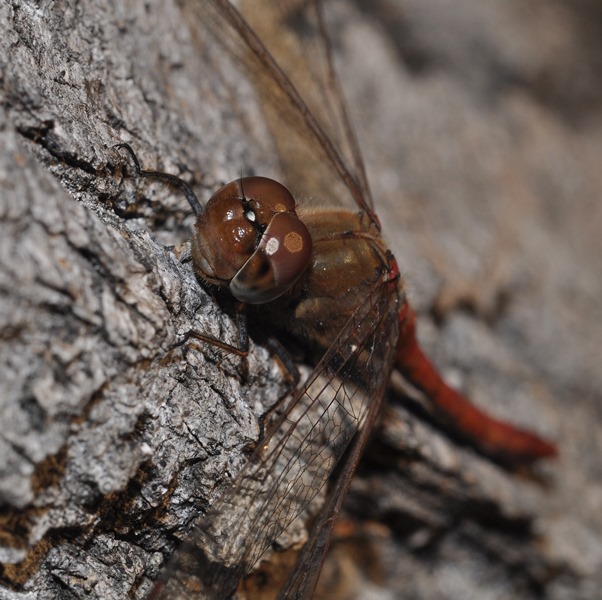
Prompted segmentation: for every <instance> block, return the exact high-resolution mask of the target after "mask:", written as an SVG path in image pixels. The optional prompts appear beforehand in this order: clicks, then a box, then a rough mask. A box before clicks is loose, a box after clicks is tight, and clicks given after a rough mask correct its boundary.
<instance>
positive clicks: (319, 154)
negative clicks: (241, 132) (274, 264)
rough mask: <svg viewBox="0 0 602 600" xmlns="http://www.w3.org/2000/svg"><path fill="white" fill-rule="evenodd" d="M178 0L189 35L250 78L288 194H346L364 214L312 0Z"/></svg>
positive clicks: (360, 174)
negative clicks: (206, 40)
mask: <svg viewBox="0 0 602 600" xmlns="http://www.w3.org/2000/svg"><path fill="white" fill-rule="evenodd" d="M180 2H181V4H182V6H183V10H184V11H186V12H187V13H188V14H189V15H190V20H191V22H192V23H194V24H195V25H194V26H196V24H199V30H198V31H197V32H196V34H197V39H199V38H198V36H199V35H212V36H213V37H214V39H215V41H216V42H218V43H219V44H220V45H221V46H222V47H223V48H224V49H225V50H226V51H227V52H228V53H229V55H231V56H233V57H234V58H235V59H236V60H237V62H239V64H240V65H242V69H243V71H244V73H245V74H246V75H247V77H248V79H249V80H250V81H251V82H252V83H253V85H254V87H255V89H256V90H257V93H258V95H259V96H260V99H261V101H262V105H263V107H264V112H265V115H266V120H267V122H268V124H269V126H270V129H271V132H272V136H273V138H274V142H275V144H276V146H277V149H278V153H279V156H280V158H281V163H282V167H283V172H284V176H285V181H284V183H285V184H286V185H287V186H288V187H289V188H290V189H291V191H292V192H293V194H296V195H297V196H299V194H301V195H303V196H305V197H310V198H311V197H315V198H319V199H320V200H321V202H322V203H327V204H329V205H336V204H341V203H344V202H345V201H346V200H345V199H349V198H351V199H352V200H353V201H354V202H355V204H356V205H357V206H359V207H360V208H361V209H363V210H366V211H367V212H368V213H369V214H370V215H372V214H373V212H372V210H373V203H372V199H371V195H370V189H369V186H368V183H367V180H366V175H365V169H364V164H363V160H362V157H361V152H360V150H359V147H358V143H357V140H356V139H355V134H354V131H353V128H352V127H351V125H350V122H349V119H348V116H347V109H346V105H345V102H344V99H343V96H342V94H341V91H340V86H339V83H338V80H337V77H336V73H335V71H334V69H333V68H332V62H331V52H330V48H329V39H328V37H327V32H326V29H325V27H324V22H323V17H322V13H321V7H320V4H319V2H299V1H297V2H291V1H290V0H289V1H288V2H273V1H270V0H247V1H246V2H245V1H243V2H242V3H241V4H242V7H241V12H240V13H239V12H238V11H237V10H236V9H235V8H234V7H233V6H232V5H231V4H230V3H229V2H227V1H226V0H211V1H209V0H180ZM194 26H193V27H194ZM193 33H195V32H194V31H193ZM274 57H276V60H275V59H274Z"/></svg>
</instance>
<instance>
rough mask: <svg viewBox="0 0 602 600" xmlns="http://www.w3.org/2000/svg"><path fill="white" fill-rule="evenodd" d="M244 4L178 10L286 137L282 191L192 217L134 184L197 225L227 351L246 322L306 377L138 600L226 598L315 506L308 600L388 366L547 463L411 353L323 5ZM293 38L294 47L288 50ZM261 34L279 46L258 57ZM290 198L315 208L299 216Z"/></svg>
mask: <svg viewBox="0 0 602 600" xmlns="http://www.w3.org/2000/svg"><path fill="white" fill-rule="evenodd" d="M242 4H243V8H241V9H240V11H239V9H238V8H235V7H234V6H233V5H232V4H231V3H230V2H229V1H228V0H203V1H202V2H200V1H198V2H193V1H192V0H181V7H182V10H183V11H185V12H186V13H187V14H188V15H189V16H190V19H189V22H190V23H192V30H193V33H194V27H195V26H196V25H200V24H202V31H203V32H204V33H205V34H206V33H207V32H211V31H213V32H214V33H215V36H216V39H217V41H218V42H219V43H220V44H221V45H222V46H223V48H224V50H225V51H227V52H228V53H229V54H230V55H231V56H232V57H234V58H235V59H236V61H238V62H239V64H240V65H241V66H242V68H243V70H244V72H245V73H247V74H248V75H249V77H250V78H251V79H252V81H253V84H254V86H255V88H256V90H257V95H258V97H259V98H260V99H261V100H262V102H263V104H264V105H265V114H266V119H267V121H268V123H270V124H271V126H272V127H273V130H274V131H283V126H285V127H286V132H287V134H286V135H284V136H280V137H278V135H276V136H275V145H276V147H277V148H278V151H279V153H280V154H281V158H282V164H283V171H284V173H285V177H286V184H287V187H285V186H284V185H282V184H281V183H278V182H276V181H274V180H271V179H267V178H264V177H239V178H238V179H236V180H234V181H232V182H231V183H229V184H227V185H226V186H224V187H222V188H220V189H219V190H218V191H217V192H216V193H215V194H214V195H213V196H212V197H211V199H210V200H209V201H208V202H207V203H206V204H205V205H202V204H201V203H200V202H199V201H198V199H197V198H196V196H195V195H194V193H193V192H192V190H191V189H190V188H189V187H188V186H187V185H186V184H185V183H184V182H182V181H181V180H178V179H177V178H176V177H174V176H171V175H168V174H164V173H158V172H155V171H146V170H143V169H141V168H140V166H139V165H137V161H136V159H135V156H134V161H135V162H136V165H137V170H138V174H139V175H140V176H144V177H151V178H152V177H155V178H158V179H162V180H164V181H166V182H167V183H173V184H175V185H176V186H179V187H180V188H181V189H183V190H184V191H185V193H186V196H187V198H188V200H189V203H190V205H191V208H192V210H193V211H194V213H195V214H196V218H197V220H196V224H195V229H194V235H193V239H192V260H193V264H194V268H195V272H196V274H197V276H198V278H199V280H200V281H201V283H204V284H206V285H208V286H211V287H214V288H220V289H223V290H225V293H227V294H231V296H232V297H233V299H234V301H235V302H237V303H238V304H237V306H238V307H239V312H238V314H239V315H241V316H242V318H241V319H240V326H241V328H242V333H241V340H242V343H241V348H240V349H239V350H238V352H239V353H240V354H243V355H244V354H245V352H246V349H247V342H246V341H245V337H246V328H245V323H246V322H248V323H255V324H260V327H269V328H270V329H271V330H273V331H274V332H275V335H276V337H280V336H282V335H286V336H289V337H292V338H294V339H295V340H296V341H297V343H299V344H300V345H301V347H303V348H305V349H307V352H308V357H310V358H311V359H312V360H313V361H314V364H315V366H314V368H313V370H312V371H311V373H310V374H309V375H308V376H307V377H306V378H305V379H304V380H303V381H302V382H301V383H299V384H297V385H296V386H295V389H294V390H293V391H292V392H291V393H290V394H289V395H288V397H287V398H286V399H285V400H284V401H283V402H281V403H279V404H278V405H277V406H276V407H275V408H274V411H273V413H272V414H271V415H270V418H269V419H268V420H267V422H266V424H265V431H264V433H263V435H262V437H261V439H260V441H259V443H258V445H257V447H256V449H255V451H254V453H253V455H252V456H251V458H250V459H249V461H248V463H247V464H246V466H245V467H243V469H242V471H241V472H240V473H239V474H238V475H237V476H236V478H235V479H234V481H233V483H232V485H231V486H230V488H229V489H228V490H227V491H226V492H225V493H224V494H223V495H222V496H221V497H220V498H218V500H217V501H216V502H215V503H214V504H213V505H212V506H211V507H210V509H209V511H208V512H207V514H205V515H204V516H203V517H202V518H201V519H199V522H198V523H196V524H195V526H194V527H193V529H192V531H191V533H190V536H189V541H187V542H186V543H184V544H183V545H182V547H181V548H180V549H179V550H178V551H177V552H176V554H175V556H174V557H173V558H172V559H171V561H170V563H169V565H168V567H167V568H166V569H165V572H164V575H163V576H162V577H161V578H160V580H159V581H157V582H156V583H155V584H154V586H153V587H152V590H151V591H150V593H149V595H148V598H149V599H150V600H158V599H160V598H229V597H231V596H232V595H233V594H234V593H235V591H236V588H237V585H238V583H239V582H240V580H241V579H242V578H243V577H244V576H245V575H246V574H247V573H249V572H250V571H251V570H252V569H253V567H254V565H256V564H257V563H258V561H259V560H260V559H261V557H262V556H263V555H264V553H265V552H266V550H268V549H269V548H270V547H271V546H272V545H273V544H274V543H275V542H276V541H277V540H278V538H279V536H281V535H282V534H283V532H285V531H286V529H287V528H288V527H289V526H290V525H291V523H293V522H294V521H295V519H297V518H299V517H303V516H306V515H307V514H308V513H311V512H312V511H315V510H318V509H317V508H316V506H317V505H319V504H323V506H322V508H321V509H319V511H318V516H317V517H316V519H315V524H314V526H313V528H312V531H311V533H310V534H309V539H308V541H307V543H306V544H305V546H304V547H303V549H302V551H301V552H300V554H299V557H298V559H297V562H296V566H295V567H294V568H293V570H292V572H291V573H290V575H289V578H288V580H287V582H286V583H285V584H284V585H283V587H282V589H281V590H280V592H279V598H299V599H301V598H311V597H312V595H313V593H314V589H315V587H316V584H317V581H318V577H319V573H320V569H321V565H322V563H323V560H324V555H325V553H326V550H327V549H328V546H329V543H330V539H331V536H332V530H333V524H334V522H335V518H336V516H337V514H338V513H339V511H340V509H341V506H342V503H343V500H344V498H345V496H346V494H347V491H348V489H349V486H350V482H351V479H352V476H353V474H354V471H355V469H356V467H357V464H358V461H359V460H360V457H361V455H362V452H363V450H364V448H365V447H366V444H367V442H368V439H369V437H370V434H371V432H372V430H373V428H374V425H375V423H376V421H377V418H378V415H379V413H380V409H381V406H382V403H383V398H384V396H385V392H386V390H387V387H388V385H389V381H390V376H391V373H392V371H393V370H394V369H395V370H397V371H399V372H400V373H401V375H402V376H403V377H404V378H405V379H406V381H407V382H408V383H409V384H411V385H412V386H413V387H415V388H416V389H417V390H418V391H419V392H421V393H422V394H423V395H424V396H425V397H426V398H427V399H428V400H429V401H430V403H431V404H432V406H433V409H434V411H435V412H436V413H437V414H438V415H439V416H440V418H441V420H442V421H444V422H445V423H446V424H447V425H448V426H449V427H451V428H452V429H453V430H455V432H457V433H458V434H459V435H461V436H462V437H464V438H465V439H467V440H469V441H470V442H471V443H472V444H473V445H475V446H477V447H478V448H480V449H481V450H482V451H483V452H484V453H485V454H488V455H491V456H493V457H496V458H498V459H500V460H505V461H511V462H517V463H527V464H529V463H533V462H534V461H537V460H539V459H543V458H551V457H554V456H555V455H556V454H557V449H556V447H555V446H554V444H553V443H551V442H550V441H547V440H545V439H543V438H541V437H539V436H538V435H536V434H535V433H532V432H530V431H528V430H523V429H518V428H516V427H514V426H513V425H511V424H509V423H506V422H503V421H500V420H497V419H495V418H493V417H491V416H489V415H487V414H485V413H484V412H483V411H481V410H480V409H478V408H477V407H476V406H474V405H473V404H472V403H471V402H470V401H469V400H468V399H467V398H465V397H464V396H463V395H462V394H460V393H459V392H458V391H456V390H455V389H453V388H452V387H450V386H449V385H448V384H447V383H446V382H445V381H444V379H443V378H442V376H441V375H440V374H439V373H438V372H437V370H436V368H435V367H434V365H433V363H432V362H431V361H430V360H429V358H428V357H427V356H426V354H425V353H424V352H423V350H422V348H421V347H420V344H419V342H418V339H417V336H416V316H415V314H414V311H413V310H412V308H411V306H410V304H409V301H408V298H407V294H406V292H405V288H404V282H403V279H402V278H401V276H400V273H399V269H398V266H397V263H396V261H395V258H394V257H393V255H392V253H391V252H390V251H389V249H388V248H387V245H386V243H385V241H384V240H383V237H382V235H381V224H380V222H379V219H378V216H377V214H376V209H375V204H374V201H373V199H372V195H371V192H370V187H369V184H368V179H367V175H366V170H365V167H364V163H363V159H362V155H361V151H360V146H359V143H358V140H357V138H356V135H355V133H354V129H353V127H352V125H351V121H350V118H349V115H348V110H347V106H346V104H345V101H344V99H343V95H342V92H341V86H340V83H339V80H338V78H337V74H336V71H335V69H334V66H333V59H332V50H331V47H330V38H329V35H328V30H327V27H326V24H325V18H324V14H323V9H322V6H321V4H320V3H319V2H318V1H315V2H302V3H299V6H297V7H296V6H292V8H291V6H290V5H288V4H287V3H283V8H278V7H277V6H276V5H277V4H280V3H270V2H255V1H254V2H249V3H248V5H249V6H248V7H247V11H246V12H244V3H242ZM299 29H302V30H303V31H304V33H305V41H304V44H303V45H302V46H295V43H296V42H295V40H296V39H297V41H298V36H297V34H296V33H295V30H296V31H298V30H299ZM274 31H276V32H277V34H276V35H274V33H273V32H274ZM270 32H271V33H270ZM268 38H269V39H272V40H275V44H274V45H271V46H270V47H268V46H266V44H265V43H264V41H263V40H267V39H268ZM291 47H293V48H297V50H296V51H295V50H293V52H292V53H291V50H290V49H291ZM291 55H292V56H293V62H289V59H290V56H291ZM291 75H294V78H292V77H291ZM300 81H312V82H313V87H308V86H306V85H303V87H301V85H300V83H299V82H300ZM301 89H302V90H303V94H302V93H301V91H300V90H301ZM132 154H133V153H132ZM308 164H309V165H311V167H309V168H308V167H307V165H308ZM288 187H290V188H291V189H294V190H295V191H297V190H301V191H302V193H303V194H304V195H307V196H312V197H314V198H319V199H321V201H320V204H318V203H314V205H313V206H312V205H307V206H306V205H305V204H298V203H297V201H296V200H295V198H294V196H293V195H292V194H291V192H290V191H289V189H288ZM201 339H203V336H202V335H201ZM205 341H208V342H209V343H212V342H215V343H217V344H218V345H220V342H219V341H215V340H211V339H209V338H205ZM221 346H222V348H224V349H225V350H226V351H228V350H230V349H231V348H230V347H229V346H228V345H224V344H221ZM233 351H236V350H233ZM285 362H286V359H285ZM335 473H336V475H334V474H335ZM326 490H328V491H326Z"/></svg>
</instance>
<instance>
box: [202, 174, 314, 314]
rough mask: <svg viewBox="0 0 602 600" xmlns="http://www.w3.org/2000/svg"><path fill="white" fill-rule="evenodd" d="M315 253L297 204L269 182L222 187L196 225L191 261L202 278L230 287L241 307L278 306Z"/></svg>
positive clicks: (260, 180) (263, 179)
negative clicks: (296, 206) (296, 207)
mask: <svg viewBox="0 0 602 600" xmlns="http://www.w3.org/2000/svg"><path fill="white" fill-rule="evenodd" d="M311 253H312V241H311V236H310V234H309V231H308V230H307V227H306V226H305V224H304V223H303V221H301V219H300V218H299V216H298V215H297V213H296V212H295V199H294V198H293V196H292V194H291V193H290V192H289V191H288V190H287V189H286V188H285V187H284V186H283V185H282V184H280V183H278V182H277V181H274V180H273V179H268V178H267V177H243V178H241V179H237V180H236V181H232V182H230V183H228V184H226V185H225V186H223V187H221V188H220V189H219V190H218V191H217V192H215V194H213V196H212V197H211V198H210V199H209V202H207V206H206V207H205V210H204V211H203V212H202V213H201V214H200V215H199V217H198V219H197V222H196V224H195V232H194V238H193V240H192V257H193V260H194V264H195V268H196V271H197V274H198V275H199V277H201V278H202V279H204V280H205V281H208V282H209V283H213V284H216V285H222V286H226V285H227V286H229V288H230V292H231V293H232V295H233V296H234V297H235V298H236V299H237V300H240V301H241V302H246V303H248V304H263V303H265V302H270V301H272V300H275V299H276V298H278V297H279V296H281V295H282V294H284V293H285V292H286V291H287V290H289V289H290V288H291V287H292V286H293V285H294V283H295V282H296V281H297V280H298V279H299V277H300V276H301V275H302V274H303V272H304V271H305V269H306V268H307V266H308V265H309V261H310V258H311Z"/></svg>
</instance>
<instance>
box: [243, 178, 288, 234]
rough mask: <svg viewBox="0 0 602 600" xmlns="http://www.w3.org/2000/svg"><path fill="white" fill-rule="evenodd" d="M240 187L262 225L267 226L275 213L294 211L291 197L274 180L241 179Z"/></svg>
mask: <svg viewBox="0 0 602 600" xmlns="http://www.w3.org/2000/svg"><path fill="white" fill-rule="evenodd" d="M240 187H241V190H242V193H243V194H244V198H245V199H246V201H247V204H248V205H249V208H250V209H251V210H252V211H253V213H254V214H255V215H256V218H257V221H258V223H261V224H262V225H268V224H269V222H270V221H271V220H272V217H273V216H274V215H275V214H276V213H281V212H287V211H294V210H295V199H294V198H293V195H292V194H291V193H290V192H289V191H288V189H287V188H286V187H284V186H283V185H282V184H281V183H279V182H278V181H275V180H274V179H269V178H268V177H243V178H242V179H241V180H240Z"/></svg>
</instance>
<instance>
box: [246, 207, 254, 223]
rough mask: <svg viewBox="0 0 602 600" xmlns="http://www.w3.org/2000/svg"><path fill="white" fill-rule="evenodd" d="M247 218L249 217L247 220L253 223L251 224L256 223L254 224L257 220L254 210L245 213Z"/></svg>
mask: <svg viewBox="0 0 602 600" xmlns="http://www.w3.org/2000/svg"><path fill="white" fill-rule="evenodd" d="M245 217H247V220H248V221H251V223H254V222H255V219H256V218H257V217H256V216H255V213H254V212H253V211H252V210H250V211H248V212H246V213H245Z"/></svg>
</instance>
